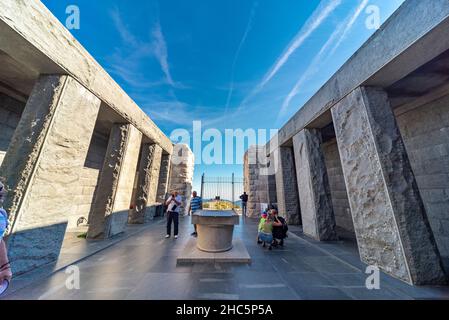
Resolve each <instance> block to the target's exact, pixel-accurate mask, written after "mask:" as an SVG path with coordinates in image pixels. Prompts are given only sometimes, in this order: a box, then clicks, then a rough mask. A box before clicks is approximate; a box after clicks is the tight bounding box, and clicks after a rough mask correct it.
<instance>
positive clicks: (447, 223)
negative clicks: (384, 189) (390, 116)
mask: <svg viewBox="0 0 449 320" xmlns="http://www.w3.org/2000/svg"><path fill="white" fill-rule="evenodd" d="M396 113H397V121H398V125H399V128H400V131H401V134H402V136H403V139H404V143H405V146H406V149H407V153H408V156H409V158H410V162H411V166H412V169H413V172H414V174H415V177H416V180H417V183H418V188H419V190H420V193H421V197H422V199H423V202H424V205H425V207H426V212H427V216H428V218H429V222H430V225H431V227H432V230H433V233H434V235H435V238H436V241H437V244H438V248H439V250H440V253H441V255H442V256H443V257H444V258H445V259H446V260H448V259H449V96H446V97H444V98H441V99H439V100H436V101H433V102H430V103H427V104H426V105H422V106H420V107H417V108H414V109H412V110H406V112H405V113H403V112H401V110H397V112H396Z"/></svg>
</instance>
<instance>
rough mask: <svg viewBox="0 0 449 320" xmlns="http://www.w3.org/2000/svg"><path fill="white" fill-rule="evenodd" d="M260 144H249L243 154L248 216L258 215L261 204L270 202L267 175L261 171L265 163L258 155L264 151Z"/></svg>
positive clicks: (260, 210)
mask: <svg viewBox="0 0 449 320" xmlns="http://www.w3.org/2000/svg"><path fill="white" fill-rule="evenodd" d="M264 150H265V149H264V147H262V146H250V147H249V148H248V151H247V152H246V153H245V156H244V165H243V168H244V169H243V177H244V191H246V192H247V194H248V208H247V216H248V217H259V216H260V214H261V212H262V204H263V203H265V204H270V201H269V197H268V175H267V174H265V173H263V172H262V169H263V168H265V165H264V164H262V163H260V161H259V157H260V156H261V153H263V152H264Z"/></svg>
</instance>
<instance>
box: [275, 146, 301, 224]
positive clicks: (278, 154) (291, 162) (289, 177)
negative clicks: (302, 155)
mask: <svg viewBox="0 0 449 320" xmlns="http://www.w3.org/2000/svg"><path fill="white" fill-rule="evenodd" d="M274 159H275V160H274V162H275V164H274V165H275V166H276V194H277V204H278V210H279V214H280V215H281V216H283V217H285V218H286V220H287V222H288V223H289V224H291V225H299V224H301V207H300V204H299V193H298V184H297V180H296V169H295V156H294V152H293V148H292V147H279V148H278V150H276V151H275V152H274Z"/></svg>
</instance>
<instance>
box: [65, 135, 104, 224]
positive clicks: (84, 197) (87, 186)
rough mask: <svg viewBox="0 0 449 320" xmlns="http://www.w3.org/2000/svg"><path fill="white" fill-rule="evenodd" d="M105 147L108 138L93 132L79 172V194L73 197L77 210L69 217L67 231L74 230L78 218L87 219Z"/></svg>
mask: <svg viewBox="0 0 449 320" xmlns="http://www.w3.org/2000/svg"><path fill="white" fill-rule="evenodd" d="M107 147H108V137H107V136H104V135H102V134H100V133H98V132H94V134H93V135H92V140H91V142H90V146H89V151H88V153H87V157H86V161H85V163H84V167H83V168H82V169H81V170H80V180H79V187H80V189H79V190H80V193H79V194H78V195H76V196H75V197H74V201H76V204H77V208H76V210H75V211H74V212H73V215H71V216H70V217H69V220H68V226H67V228H68V229H71V228H76V227H77V221H78V219H79V218H81V217H83V218H85V219H88V218H89V213H90V211H91V208H92V204H93V201H94V196H95V192H96V190H97V185H98V178H99V176H100V172H101V167H102V166H103V162H104V157H105V154H106V149H107Z"/></svg>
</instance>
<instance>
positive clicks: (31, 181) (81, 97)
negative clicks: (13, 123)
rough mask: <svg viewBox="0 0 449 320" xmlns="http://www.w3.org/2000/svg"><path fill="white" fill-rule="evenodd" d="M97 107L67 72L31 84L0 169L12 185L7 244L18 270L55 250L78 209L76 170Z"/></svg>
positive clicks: (81, 163) (45, 258)
mask: <svg viewBox="0 0 449 320" xmlns="http://www.w3.org/2000/svg"><path fill="white" fill-rule="evenodd" d="M99 107H100V100H98V99H97V98H96V97H95V96H93V95H92V94H91V93H90V92H89V91H87V90H86V89H85V88H84V87H82V86H81V85H80V84H78V83H77V82H76V81H75V80H74V79H72V78H70V77H66V76H62V77H59V76H43V77H42V78H41V79H40V80H39V82H38V83H37V84H36V87H35V89H34V91H33V93H32V95H31V97H30V99H29V101H28V103H27V106H26V108H25V110H24V112H23V116H22V118H21V120H20V122H19V125H18V127H17V130H16V133H15V134H14V137H13V139H12V143H11V146H10V149H9V151H8V153H7V156H6V158H5V161H4V163H3V165H2V167H1V173H0V175H4V176H6V177H7V185H8V187H9V189H10V190H11V192H10V193H9V195H8V198H7V203H6V207H7V208H8V209H9V211H10V213H11V217H12V221H13V226H12V230H11V235H10V238H9V241H8V246H9V247H10V258H11V260H12V261H14V264H13V265H14V268H15V270H16V271H17V272H21V271H25V270H29V269H30V268H32V267H34V266H36V265H38V264H44V263H48V262H49V261H51V260H53V259H55V257H57V255H58V253H59V248H60V246H61V244H62V241H63V238H64V233H65V229H66V227H67V222H68V220H69V219H70V217H73V216H74V215H76V214H77V200H78V199H77V196H78V195H79V194H81V193H82V187H80V186H79V184H80V180H81V174H80V172H81V171H82V168H83V166H84V161H85V158H86V155H87V151H88V148H89V142H90V139H91V136H92V132H93V129H94V126H95V120H96V117H97V114H98V111H99ZM49 203H51V205H49ZM31 237H32V238H33V239H32V240H31Z"/></svg>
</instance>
